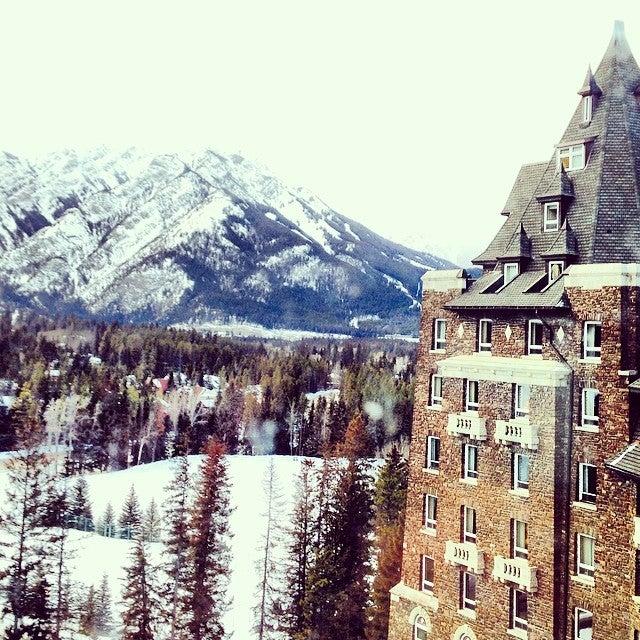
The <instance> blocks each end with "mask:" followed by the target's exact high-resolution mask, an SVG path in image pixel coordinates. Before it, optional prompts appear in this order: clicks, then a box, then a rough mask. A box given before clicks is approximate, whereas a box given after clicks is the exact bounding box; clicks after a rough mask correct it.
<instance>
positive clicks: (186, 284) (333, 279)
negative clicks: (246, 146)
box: [0, 148, 449, 331]
mask: <svg viewBox="0 0 640 640" xmlns="http://www.w3.org/2000/svg"><path fill="white" fill-rule="evenodd" d="M390 215H393V212H390ZM0 249H1V253H0V294H1V295H2V300H4V301H5V302H10V303H13V304H18V305H27V306H30V307H33V308H40V309H47V310H50V311H52V310H55V311H61V312H65V311H73V312H76V313H83V314H89V315H93V316H100V317H107V318H118V319H126V320H136V321H159V322H165V323H173V322H191V323H199V322H206V321H211V320H224V319H226V318H228V317H232V316H233V317H235V318H240V319H246V320H248V321H252V322H258V323H261V324H265V325H268V326H288V327H295V328H309V329H321V330H336V329H341V330H342V329H344V328H346V327H349V326H351V327H352V328H353V327H354V326H359V322H358V318H368V320H367V326H369V327H370V328H372V329H373V330H376V331H389V330H407V329H415V328H416V326H417V312H416V309H415V307H416V306H417V300H416V294H417V288H418V283H419V278H420V276H421V275H422V274H423V273H424V271H425V270H428V269H432V268H443V267H446V266H448V264H449V263H447V262H446V261H444V260H441V259H439V258H437V257H435V256H433V255H430V254H428V253H425V252H421V251H416V250H412V249H408V248H406V247H403V246H401V245H398V244H395V243H393V242H390V241H388V240H385V239H383V238H382V237H380V236H378V235H377V234H375V233H373V232H371V231H370V230H368V229H367V228H366V227H364V226H363V225H361V224H359V223H357V222H355V221H353V220H350V219H349V218H347V217H345V216H343V215H341V214H339V213H337V212H336V211H334V210H332V209H331V208H330V207H329V206H327V205H326V204H325V203H324V202H322V200H320V199H319V198H318V197H316V196H314V195H313V194H311V193H309V192H308V191H306V190H304V189H300V188H290V187H288V186H286V185H285V184H283V182H282V181H280V180H279V179H277V178H275V177H274V176H272V175H270V174H269V173H268V172H266V171H265V170H263V169H261V168H259V167H257V166H256V165H255V164H253V163H251V162H249V161H247V160H246V159H244V158H242V157H240V156H237V155H231V156H225V155H222V154H220V153H217V152H215V151H212V150H210V149H206V150H203V151H201V152H197V153H188V154H187V153H182V154H179V153H168V154H163V155H151V154H147V153H144V152H140V151H138V150H136V149H129V150H127V151H124V152H116V151H110V150H106V149H104V148H101V149H97V150H94V151H92V152H87V153H78V152H74V151H66V152H61V153H55V154H50V155H48V156H45V157H44V158H42V159H39V160H38V161H28V160H26V159H24V158H18V157H16V156H14V155H11V154H8V153H2V154H0ZM371 318H374V319H376V318H377V320H374V321H372V320H371Z"/></svg>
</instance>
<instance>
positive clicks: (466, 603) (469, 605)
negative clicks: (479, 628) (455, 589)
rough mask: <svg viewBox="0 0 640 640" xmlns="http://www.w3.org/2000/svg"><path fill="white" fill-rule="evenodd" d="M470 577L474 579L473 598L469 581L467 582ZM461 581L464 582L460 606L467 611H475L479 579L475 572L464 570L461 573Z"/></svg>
mask: <svg viewBox="0 0 640 640" xmlns="http://www.w3.org/2000/svg"><path fill="white" fill-rule="evenodd" d="M468 579H471V580H473V581H474V589H473V590H474V594H473V598H470V597H469V595H468V583H467V580H468ZM460 581H461V583H462V584H461V585H460V587H461V589H460V591H461V594H460V595H461V597H460V608H461V609H463V610H465V611H475V610H476V606H477V604H478V601H477V597H478V596H477V590H478V579H477V577H476V576H475V574H473V573H471V572H470V571H462V572H461V573H460Z"/></svg>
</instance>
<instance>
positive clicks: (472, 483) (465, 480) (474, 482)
mask: <svg viewBox="0 0 640 640" xmlns="http://www.w3.org/2000/svg"><path fill="white" fill-rule="evenodd" d="M460 483H461V484H466V485H469V486H470V487H477V486H478V478H460Z"/></svg>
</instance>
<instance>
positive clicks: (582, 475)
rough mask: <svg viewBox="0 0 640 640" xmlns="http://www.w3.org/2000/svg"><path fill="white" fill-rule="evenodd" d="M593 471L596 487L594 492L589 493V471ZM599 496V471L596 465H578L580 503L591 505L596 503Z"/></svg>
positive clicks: (580, 463)
mask: <svg viewBox="0 0 640 640" xmlns="http://www.w3.org/2000/svg"><path fill="white" fill-rule="evenodd" d="M591 470H592V471H593V473H594V474H595V477H594V481H595V486H594V487H592V488H593V492H592V491H589V490H588V489H589V482H588V479H589V471H591ZM597 495H598V470H597V467H596V465H595V464H590V463H588V462H579V463H578V502H588V503H589V504H595V503H596V496H597Z"/></svg>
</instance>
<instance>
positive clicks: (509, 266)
mask: <svg viewBox="0 0 640 640" xmlns="http://www.w3.org/2000/svg"><path fill="white" fill-rule="evenodd" d="M502 273H503V286H504V285H507V284H509V283H510V282H511V281H512V280H513V279H514V278H516V277H517V275H518V273H520V265H519V264H518V263H517V262H507V263H506V264H505V265H504V267H503V271H502Z"/></svg>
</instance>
